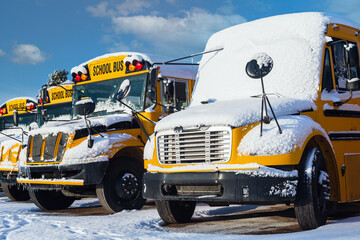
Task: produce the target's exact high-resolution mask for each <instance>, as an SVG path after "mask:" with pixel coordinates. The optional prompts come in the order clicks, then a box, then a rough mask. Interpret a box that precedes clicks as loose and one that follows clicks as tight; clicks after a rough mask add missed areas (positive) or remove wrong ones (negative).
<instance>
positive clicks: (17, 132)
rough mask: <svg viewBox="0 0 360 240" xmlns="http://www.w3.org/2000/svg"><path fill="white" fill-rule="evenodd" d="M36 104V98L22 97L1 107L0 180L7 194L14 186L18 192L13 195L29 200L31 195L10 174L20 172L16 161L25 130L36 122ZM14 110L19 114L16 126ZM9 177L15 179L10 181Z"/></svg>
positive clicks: (24, 136)
mask: <svg viewBox="0 0 360 240" xmlns="http://www.w3.org/2000/svg"><path fill="white" fill-rule="evenodd" d="M36 105H37V101H36V99H34V98H30V97H20V98H13V99H10V100H8V101H6V102H5V103H3V104H2V105H1V107H0V131H1V133H0V135H1V136H0V181H1V185H2V189H3V191H4V192H5V193H6V194H7V195H9V194H8V193H9V192H10V191H11V189H12V188H14V191H16V193H14V194H13V195H14V196H15V198H18V199H19V200H28V199H29V195H28V194H27V191H24V190H23V189H22V188H18V186H15V185H16V179H15V180H14V178H12V177H10V175H14V174H16V173H17V172H18V169H17V167H16V163H17V161H18V159H19V154H20V151H21V150H22V144H21V143H22V142H23V141H24V140H26V135H25V134H24V131H28V130H29V127H30V125H31V123H35V122H36ZM14 112H17V114H18V124H19V126H15V123H14V116H13V115H14ZM10 143H11V144H10ZM10 158H11V160H10ZM8 179H12V180H13V181H12V182H11V181H8ZM14 183H15V185H14ZM9 184H12V185H13V186H14V187H13V186H9ZM12 199H14V198H12Z"/></svg>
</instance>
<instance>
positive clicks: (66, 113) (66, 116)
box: [37, 102, 72, 126]
mask: <svg viewBox="0 0 360 240" xmlns="http://www.w3.org/2000/svg"><path fill="white" fill-rule="evenodd" d="M43 109H46V111H47V118H46V119H44V118H43V116H42V114H41V111H42V110H43ZM71 109H72V105H71V102H66V103H59V104H53V105H46V106H44V107H42V106H40V105H38V110H37V111H38V114H37V118H38V124H39V126H42V125H43V124H44V123H45V122H46V121H51V120H53V121H56V120H71Z"/></svg>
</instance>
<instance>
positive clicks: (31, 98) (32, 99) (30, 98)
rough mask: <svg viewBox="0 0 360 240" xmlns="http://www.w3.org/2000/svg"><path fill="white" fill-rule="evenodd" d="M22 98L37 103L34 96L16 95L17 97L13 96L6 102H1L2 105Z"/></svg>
mask: <svg viewBox="0 0 360 240" xmlns="http://www.w3.org/2000/svg"><path fill="white" fill-rule="evenodd" d="M21 99H26V100H30V101H33V102H36V103H37V100H36V99H35V98H33V97H16V98H11V99H9V100H7V101H6V102H3V103H2V104H0V106H2V105H4V104H5V103H7V102H11V101H15V100H21Z"/></svg>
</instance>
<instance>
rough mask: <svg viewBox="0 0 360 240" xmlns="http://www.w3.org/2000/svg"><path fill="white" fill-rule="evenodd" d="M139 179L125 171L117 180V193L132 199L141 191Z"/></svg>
mask: <svg viewBox="0 0 360 240" xmlns="http://www.w3.org/2000/svg"><path fill="white" fill-rule="evenodd" d="M139 187H140V185H139V180H138V178H137V177H136V176H135V175H134V174H132V173H125V174H123V175H122V176H121V178H118V180H117V181H116V193H117V195H118V196H119V197H120V198H122V199H132V198H134V197H135V196H136V195H137V194H138V192H139Z"/></svg>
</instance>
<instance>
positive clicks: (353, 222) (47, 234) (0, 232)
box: [0, 197, 360, 240]
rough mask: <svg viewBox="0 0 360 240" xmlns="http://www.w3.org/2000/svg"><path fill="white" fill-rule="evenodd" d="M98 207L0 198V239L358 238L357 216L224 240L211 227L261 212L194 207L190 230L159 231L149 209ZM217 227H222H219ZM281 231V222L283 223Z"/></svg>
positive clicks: (94, 203)
mask: <svg viewBox="0 0 360 240" xmlns="http://www.w3.org/2000/svg"><path fill="white" fill-rule="evenodd" d="M98 205H99V202H98V201H97V200H95V199H85V200H80V201H76V202H75V203H74V204H73V206H72V207H71V208H72V209H70V210H66V211H57V212H46V211H41V210H40V209H38V208H37V207H36V206H35V205H33V204H32V203H30V202H11V201H10V200H9V199H8V198H6V197H0V239H24V240H25V239H32V240H34V239H191V240H193V239H207V240H211V239H217V240H218V239H309V238H313V239H344V238H346V239H359V235H360V217H350V218H346V219H343V220H336V221H334V220H332V221H331V222H330V223H329V224H327V225H326V226H323V227H320V228H318V229H316V230H312V231H305V232H293V233H286V234H268V235H239V234H236V235H234V234H227V235H225V234H217V233H216V232H217V230H216V229H217V228H216V227H215V225H218V228H219V229H220V228H221V227H222V226H224V227H225V228H226V227H229V226H230V225H231V226H232V228H233V230H234V229H236V228H239V229H241V228H244V227H246V226H244V225H243V224H239V222H238V221H237V219H236V218H237V217H236V216H237V215H235V217H234V216H233V217H229V214H230V215H231V214H233V213H237V214H239V212H240V213H241V212H242V211H249V210H250V211H253V210H256V209H258V208H259V209H261V208H260V207H257V206H230V207H217V208H209V207H207V206H205V205H204V206H198V207H197V209H196V214H195V216H194V218H193V222H192V223H191V224H190V225H186V224H185V225H179V226H164V224H163V223H162V221H161V220H160V218H159V216H158V214H157V212H156V209H155V208H154V207H152V206H149V205H148V206H146V207H145V209H143V210H139V211H124V212H121V213H118V214H114V215H103V213H102V210H101V208H100V207H98ZM285 211H287V210H286V209H285ZM261 214H264V212H262V211H260V212H258V213H257V215H256V213H255V215H252V217H253V218H254V216H257V217H260V218H261V217H262V216H261ZM224 215H225V217H224ZM265 215H266V214H265ZM270 215H271V214H270ZM226 216H228V217H226ZM231 216H232V215H231ZM265 217H266V216H265ZM253 218H249V219H248V222H249V223H251V224H253V225H254V224H257V223H256V220H254V219H253ZM291 221H293V220H291ZM291 221H290V222H291ZM223 222H226V223H227V225H226V224H225V225H222V224H223ZM237 224H239V225H238V226H237ZM258 224H260V223H258ZM291 224H293V223H290V225H291ZM286 226H287V222H284V227H286ZM194 231H195V232H208V234H205V233H200V234H199V233H193V232H194ZM229 233H231V231H229Z"/></svg>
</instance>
